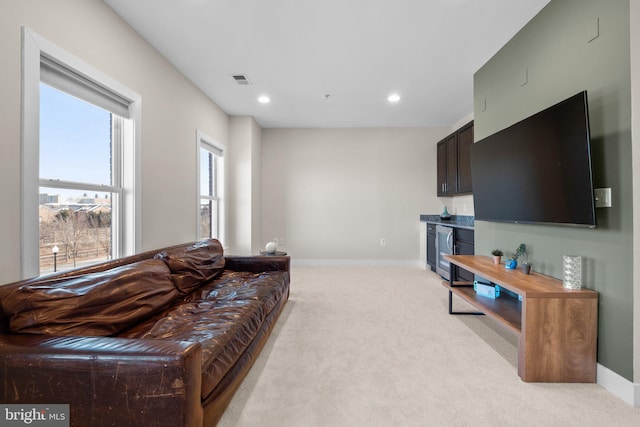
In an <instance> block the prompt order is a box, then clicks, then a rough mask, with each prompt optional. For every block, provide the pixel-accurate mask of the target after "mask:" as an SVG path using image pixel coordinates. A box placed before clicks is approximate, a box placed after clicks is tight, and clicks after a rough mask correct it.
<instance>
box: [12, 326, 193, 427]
mask: <svg viewBox="0 0 640 427" xmlns="http://www.w3.org/2000/svg"><path fill="white" fill-rule="evenodd" d="M201 358H202V350H201V347H200V344H194V343H189V342H169V341H160V340H140V339H126V338H111V337H52V336H41V335H12V334H5V335H0V372H1V373H2V375H1V377H0V378H1V379H0V387H1V388H0V401H2V402H3V403H27V404H48V403H51V404H56V403H57V404H69V405H70V412H71V414H70V415H71V425H74V426H90V425H91V426H102V425H105V426H106V425H109V426H111V425H153V426H196V425H197V426H201V425H202V405H201V381H202V376H201V363H202V361H201Z"/></svg>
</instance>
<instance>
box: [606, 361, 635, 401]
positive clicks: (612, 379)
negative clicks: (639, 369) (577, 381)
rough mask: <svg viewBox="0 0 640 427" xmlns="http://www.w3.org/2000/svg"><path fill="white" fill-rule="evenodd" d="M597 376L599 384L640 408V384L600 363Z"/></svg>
mask: <svg viewBox="0 0 640 427" xmlns="http://www.w3.org/2000/svg"><path fill="white" fill-rule="evenodd" d="M596 378H597V380H596V382H597V383H598V385H599V386H601V387H602V388H604V389H605V390H607V391H609V392H611V393H613V394H615V395H616V396H618V397H619V398H620V399H622V400H624V401H625V402H626V403H628V404H629V405H632V406H634V407H636V408H640V384H634V383H632V382H631V381H629V380H628V379H626V378H624V377H623V376H621V375H619V374H617V373H615V372H613V371H612V370H611V369H609V368H607V367H605V366H602V365H601V364H599V363H598V366H597V370H596Z"/></svg>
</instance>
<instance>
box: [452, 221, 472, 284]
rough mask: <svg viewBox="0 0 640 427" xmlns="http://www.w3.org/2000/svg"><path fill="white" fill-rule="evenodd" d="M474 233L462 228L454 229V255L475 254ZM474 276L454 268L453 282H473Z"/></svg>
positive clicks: (461, 269)
mask: <svg viewBox="0 0 640 427" xmlns="http://www.w3.org/2000/svg"><path fill="white" fill-rule="evenodd" d="M474 237H475V236H474V231H473V230H467V229H464V228H456V231H455V238H454V240H455V247H454V249H455V253H456V255H474V253H475V244H474ZM473 279H474V275H473V273H470V272H468V271H467V270H465V269H463V268H460V267H456V278H455V279H454V280H459V281H461V282H473Z"/></svg>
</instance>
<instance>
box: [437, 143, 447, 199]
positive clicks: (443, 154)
mask: <svg viewBox="0 0 640 427" xmlns="http://www.w3.org/2000/svg"><path fill="white" fill-rule="evenodd" d="M446 142H447V141H446V140H442V141H440V142H439V143H438V191H437V194H438V196H445V195H446V194H447V193H446V191H445V186H446V185H447V144H446Z"/></svg>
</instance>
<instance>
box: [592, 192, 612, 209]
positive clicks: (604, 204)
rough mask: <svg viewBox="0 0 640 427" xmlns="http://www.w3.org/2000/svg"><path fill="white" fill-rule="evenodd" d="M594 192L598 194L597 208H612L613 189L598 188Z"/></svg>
mask: <svg viewBox="0 0 640 427" xmlns="http://www.w3.org/2000/svg"><path fill="white" fill-rule="evenodd" d="M594 192H595V194H596V208H610V207H611V189H610V188H596V189H595V190H594Z"/></svg>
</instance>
